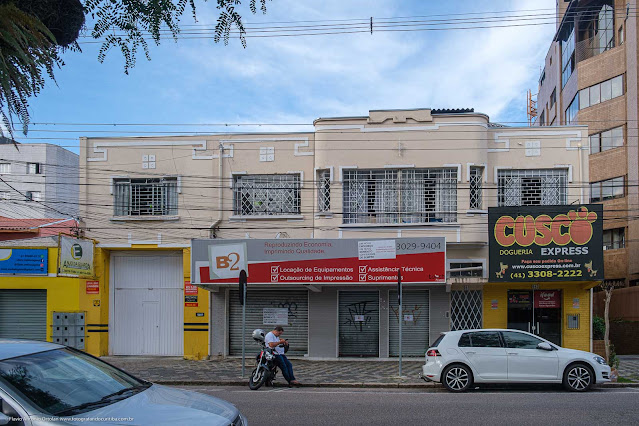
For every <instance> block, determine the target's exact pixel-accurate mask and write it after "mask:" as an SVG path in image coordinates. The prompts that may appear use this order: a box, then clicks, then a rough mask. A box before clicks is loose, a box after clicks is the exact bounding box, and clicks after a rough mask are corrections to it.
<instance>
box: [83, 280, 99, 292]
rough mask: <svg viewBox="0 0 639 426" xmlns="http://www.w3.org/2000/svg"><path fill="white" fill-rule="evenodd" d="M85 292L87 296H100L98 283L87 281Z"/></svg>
mask: <svg viewBox="0 0 639 426" xmlns="http://www.w3.org/2000/svg"><path fill="white" fill-rule="evenodd" d="M86 292H87V294H100V281H87V282H86Z"/></svg>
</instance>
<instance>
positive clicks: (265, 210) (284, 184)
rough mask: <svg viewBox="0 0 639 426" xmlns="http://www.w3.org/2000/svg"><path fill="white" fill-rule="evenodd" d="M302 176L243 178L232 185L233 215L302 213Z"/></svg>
mask: <svg viewBox="0 0 639 426" xmlns="http://www.w3.org/2000/svg"><path fill="white" fill-rule="evenodd" d="M300 183H301V182H300V175H299V174H285V175H240V176H235V180H234V182H233V213H234V214H236V215H241V216H273V215H287V214H300Z"/></svg>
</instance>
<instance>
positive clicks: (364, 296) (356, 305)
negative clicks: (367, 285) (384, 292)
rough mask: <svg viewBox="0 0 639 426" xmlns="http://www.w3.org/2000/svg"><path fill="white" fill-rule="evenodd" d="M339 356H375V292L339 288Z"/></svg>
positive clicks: (377, 354)
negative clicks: (341, 289)
mask: <svg viewBox="0 0 639 426" xmlns="http://www.w3.org/2000/svg"><path fill="white" fill-rule="evenodd" d="M338 300H339V356H357V357H366V356H369V357H377V356H379V292H378V291H340V292H339V293H338Z"/></svg>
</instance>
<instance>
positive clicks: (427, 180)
mask: <svg viewBox="0 0 639 426" xmlns="http://www.w3.org/2000/svg"><path fill="white" fill-rule="evenodd" d="M343 180H344V190H343V210H344V219H343V221H344V223H425V222H454V221H456V220H457V169H448V168H447V169H406V170H390V169H389V170H346V171H345V172H344V179H343Z"/></svg>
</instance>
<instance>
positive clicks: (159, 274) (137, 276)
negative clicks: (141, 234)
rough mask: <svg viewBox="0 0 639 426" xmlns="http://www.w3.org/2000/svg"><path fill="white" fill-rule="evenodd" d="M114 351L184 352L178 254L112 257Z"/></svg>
mask: <svg viewBox="0 0 639 426" xmlns="http://www.w3.org/2000/svg"><path fill="white" fill-rule="evenodd" d="M111 274H112V275H111V276H112V279H111V286H112V288H113V290H112V294H113V299H112V300H113V310H112V313H113V317H112V321H111V326H110V327H109V329H110V330H111V331H110V333H109V341H110V342H111V353H112V354H113V355H164V356H180V355H183V354H184V339H183V327H184V308H183V306H184V305H183V303H184V299H183V293H184V282H183V277H184V276H183V273H182V252H176V253H174V252H167V253H158V252H121V253H113V254H112V255H111Z"/></svg>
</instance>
